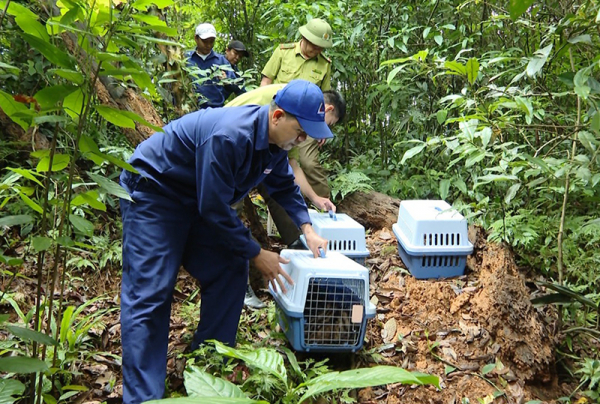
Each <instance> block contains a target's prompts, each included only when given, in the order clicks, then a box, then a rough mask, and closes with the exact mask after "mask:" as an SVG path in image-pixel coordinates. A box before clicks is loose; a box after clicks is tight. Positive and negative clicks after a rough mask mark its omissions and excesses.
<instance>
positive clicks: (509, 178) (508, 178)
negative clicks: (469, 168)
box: [473, 174, 519, 188]
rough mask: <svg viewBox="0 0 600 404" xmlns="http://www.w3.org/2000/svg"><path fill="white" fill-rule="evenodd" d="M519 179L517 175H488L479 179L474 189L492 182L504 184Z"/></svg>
mask: <svg viewBox="0 0 600 404" xmlns="http://www.w3.org/2000/svg"><path fill="white" fill-rule="evenodd" d="M518 180H519V178H518V177H517V176H516V175H506V174H487V175H483V176H481V177H479V178H477V183H476V184H475V186H474V187H473V188H477V187H478V186H480V185H484V184H488V183H490V182H504V181H518Z"/></svg>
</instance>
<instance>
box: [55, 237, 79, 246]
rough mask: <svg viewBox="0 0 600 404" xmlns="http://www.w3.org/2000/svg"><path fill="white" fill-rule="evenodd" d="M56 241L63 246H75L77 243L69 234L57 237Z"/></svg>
mask: <svg viewBox="0 0 600 404" xmlns="http://www.w3.org/2000/svg"><path fill="white" fill-rule="evenodd" d="M56 242H57V243H58V244H60V245H61V246H63V247H73V245H75V243H74V242H73V239H72V238H71V237H69V236H61V237H57V238H56Z"/></svg>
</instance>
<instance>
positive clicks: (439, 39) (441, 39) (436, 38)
mask: <svg viewBox="0 0 600 404" xmlns="http://www.w3.org/2000/svg"><path fill="white" fill-rule="evenodd" d="M433 40H434V41H435V43H437V44H438V45H441V44H442V42H443V41H444V38H443V37H442V36H441V35H436V36H434V37H433Z"/></svg>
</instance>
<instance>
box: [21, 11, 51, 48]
mask: <svg viewBox="0 0 600 404" xmlns="http://www.w3.org/2000/svg"><path fill="white" fill-rule="evenodd" d="M15 22H16V23H17V25H18V26H19V28H21V29H22V30H23V32H27V33H28V34H31V35H33V36H35V37H37V38H39V39H40V40H42V41H44V42H48V41H49V40H50V37H49V36H48V32H46V28H45V27H44V26H43V25H42V24H41V23H40V22H39V21H38V17H37V16H36V17H35V18H33V17H31V16H30V15H29V14H19V15H18V16H16V17H15Z"/></svg>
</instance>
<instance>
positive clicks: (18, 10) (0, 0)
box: [0, 0, 38, 19]
mask: <svg viewBox="0 0 600 404" xmlns="http://www.w3.org/2000/svg"><path fill="white" fill-rule="evenodd" d="M5 8H6V1H5V0H0V10H2V11H4V9H5ZM6 13H7V14H8V15H12V16H13V17H18V16H21V15H24V16H26V17H28V18H32V19H36V18H38V17H37V15H35V13H34V12H33V11H31V10H30V9H28V8H27V7H24V6H22V5H21V4H19V3H16V2H14V1H11V2H10V4H9V5H8V10H6Z"/></svg>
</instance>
